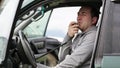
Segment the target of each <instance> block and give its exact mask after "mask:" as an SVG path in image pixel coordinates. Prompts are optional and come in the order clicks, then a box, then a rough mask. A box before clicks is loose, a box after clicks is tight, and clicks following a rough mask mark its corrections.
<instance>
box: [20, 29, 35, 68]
mask: <svg viewBox="0 0 120 68" xmlns="http://www.w3.org/2000/svg"><path fill="white" fill-rule="evenodd" d="M18 35H19V37H20V41H21V49H20V50H22V51H21V52H24V53H22V54H23V55H22V56H21V57H23V56H24V57H23V60H24V59H26V62H25V63H27V64H31V65H32V66H33V67H37V65H36V60H35V56H34V53H33V51H32V49H31V47H30V43H29V42H28V40H27V38H26V36H25V35H24V33H23V32H22V31H21V30H20V31H19V32H18ZM19 46H20V45H19Z"/></svg>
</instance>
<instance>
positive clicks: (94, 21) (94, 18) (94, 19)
mask: <svg viewBox="0 0 120 68" xmlns="http://www.w3.org/2000/svg"><path fill="white" fill-rule="evenodd" d="M97 20H98V18H97V17H93V18H92V24H93V25H96V24H97Z"/></svg>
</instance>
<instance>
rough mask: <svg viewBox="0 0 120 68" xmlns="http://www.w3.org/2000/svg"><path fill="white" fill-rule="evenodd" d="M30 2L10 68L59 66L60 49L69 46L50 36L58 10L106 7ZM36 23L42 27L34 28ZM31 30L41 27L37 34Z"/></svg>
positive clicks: (95, 1) (69, 0)
mask: <svg viewBox="0 0 120 68" xmlns="http://www.w3.org/2000/svg"><path fill="white" fill-rule="evenodd" d="M29 1H30V2H29V3H27V4H26V3H24V1H23V5H22V7H21V10H20V11H19V12H18V17H17V20H16V22H17V23H16V25H15V26H14V27H15V29H14V34H13V37H12V43H11V46H10V48H9V51H8V52H9V55H8V59H7V63H8V65H6V66H8V67H9V66H11V67H9V68H30V67H33V68H36V66H37V65H36V63H41V64H45V65H47V66H55V65H56V64H57V63H58V61H59V59H58V57H57V55H58V52H59V47H60V46H62V45H64V44H66V43H62V42H61V41H59V40H58V39H56V38H51V37H47V36H46V32H47V26H48V24H49V19H50V17H51V14H52V12H53V11H54V9H56V8H62V7H80V6H83V5H92V6H95V7H97V8H98V9H100V7H101V6H102V1H101V0H92V1H91V0H74V1H73V0H29ZM103 3H104V1H103ZM102 7H103V6H102ZM101 15H102V13H101ZM44 17H45V18H44ZM99 22H101V21H99ZM32 23H33V24H39V26H35V25H31V24H32ZM99 25H100V24H99V23H98V27H100V26H99ZM61 26H62V25H61ZM31 27H33V28H34V29H36V28H37V29H36V30H39V31H40V32H34V31H33V30H34V29H32V28H31ZM98 32H99V31H98ZM93 53H94V52H93ZM93 58H94V56H93ZM93 58H92V59H93ZM51 59H52V60H51ZM93 63H94V62H93ZM93 63H91V68H93V67H92V65H93Z"/></svg>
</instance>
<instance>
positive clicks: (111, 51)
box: [93, 0, 120, 68]
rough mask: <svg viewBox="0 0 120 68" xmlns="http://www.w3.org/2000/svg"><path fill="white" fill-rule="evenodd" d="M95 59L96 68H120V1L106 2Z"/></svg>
mask: <svg viewBox="0 0 120 68" xmlns="http://www.w3.org/2000/svg"><path fill="white" fill-rule="evenodd" d="M104 6H105V7H104V11H103V18H102V20H101V27H100V32H99V38H98V42H96V44H97V48H96V53H95V55H94V56H95V57H94V60H93V61H94V62H93V64H94V66H95V68H120V64H119V62H120V40H119V39H120V19H119V17H120V1H119V0H106V1H105V3H104Z"/></svg>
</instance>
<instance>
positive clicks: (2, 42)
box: [0, 0, 19, 64]
mask: <svg viewBox="0 0 120 68" xmlns="http://www.w3.org/2000/svg"><path fill="white" fill-rule="evenodd" d="M18 3H19V0H4V2H3V3H2V5H1V8H2V10H1V14H0V64H1V62H2V61H3V60H4V59H5V54H6V49H7V43H8V39H9V36H10V32H11V28H12V24H13V20H14V16H15V12H16V9H17V6H18Z"/></svg>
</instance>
